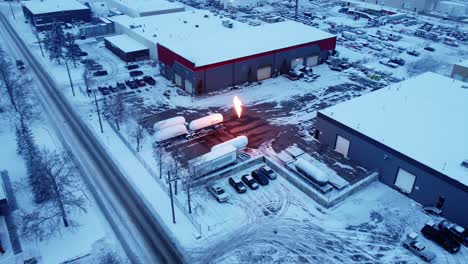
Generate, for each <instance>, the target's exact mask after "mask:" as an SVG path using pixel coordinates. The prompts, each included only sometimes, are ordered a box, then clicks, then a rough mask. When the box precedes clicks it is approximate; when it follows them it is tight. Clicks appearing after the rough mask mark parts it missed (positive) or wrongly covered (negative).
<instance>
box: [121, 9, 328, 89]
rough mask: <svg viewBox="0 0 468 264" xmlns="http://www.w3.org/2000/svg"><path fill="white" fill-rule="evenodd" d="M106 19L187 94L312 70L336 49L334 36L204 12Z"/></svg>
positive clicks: (297, 26)
mask: <svg viewBox="0 0 468 264" xmlns="http://www.w3.org/2000/svg"><path fill="white" fill-rule="evenodd" d="M112 20H113V21H114V23H115V26H116V31H117V32H119V31H120V32H121V33H126V34H128V35H129V36H131V37H132V38H134V39H136V40H138V41H140V42H141V43H143V44H144V45H145V46H147V47H149V48H150V54H151V57H152V58H153V59H158V60H159V63H160V71H161V74H162V75H163V76H165V77H166V78H167V79H169V80H171V81H173V82H174V84H175V85H177V86H179V87H181V88H182V89H184V90H186V91H187V92H188V93H190V94H192V95H198V94H205V93H210V92H213V91H217V90H221V89H224V88H227V87H231V86H235V85H240V84H243V83H247V82H254V81H261V80H265V79H268V78H271V77H275V76H277V75H278V74H283V73H286V72H288V71H289V70H291V69H292V68H294V67H296V66H297V65H304V66H315V65H317V64H320V63H321V62H322V61H324V60H326V59H327V57H328V55H329V52H330V51H331V50H334V49H335V45H336V37H335V36H334V35H331V34H329V33H327V32H324V31H321V30H319V29H316V28H312V27H309V26H306V25H303V24H300V23H297V22H293V21H285V22H279V23H274V24H264V25H260V26H256V27H254V26H250V25H247V24H244V23H240V22H236V21H232V20H229V19H224V18H221V17H219V16H217V15H215V14H212V13H211V12H209V11H204V10H191V11H186V12H179V13H174V14H165V15H158V16H150V17H139V18H131V17H128V16H117V17H112Z"/></svg>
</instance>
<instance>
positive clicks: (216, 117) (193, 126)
mask: <svg viewBox="0 0 468 264" xmlns="http://www.w3.org/2000/svg"><path fill="white" fill-rule="evenodd" d="M221 123H223V115H222V114H211V115H209V116H205V117H202V118H199V119H195V120H193V121H192V122H190V124H189V129H190V131H197V130H201V129H204V128H209V127H213V126H217V125H220V124H221Z"/></svg>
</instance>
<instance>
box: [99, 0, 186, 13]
mask: <svg viewBox="0 0 468 264" xmlns="http://www.w3.org/2000/svg"><path fill="white" fill-rule="evenodd" d="M108 5H109V7H111V8H115V9H118V10H119V11H120V12H122V13H124V14H125V15H128V16H131V17H143V16H153V15H161V14H169V13H175V12H182V11H184V10H185V7H184V5H183V4H180V3H177V2H168V1H164V0H109V1H108Z"/></svg>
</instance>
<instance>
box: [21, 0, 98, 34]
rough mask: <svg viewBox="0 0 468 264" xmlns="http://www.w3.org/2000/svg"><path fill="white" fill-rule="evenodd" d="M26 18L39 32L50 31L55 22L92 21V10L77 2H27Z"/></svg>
mask: <svg viewBox="0 0 468 264" xmlns="http://www.w3.org/2000/svg"><path fill="white" fill-rule="evenodd" d="M22 8H23V13H24V17H25V18H26V19H28V20H29V22H30V23H31V24H32V25H34V26H35V27H36V29H38V30H46V29H49V28H50V27H51V26H52V24H53V23H54V22H58V23H71V22H76V21H84V22H90V21H91V9H90V8H89V7H87V6H85V5H83V4H82V3H80V2H78V1H76V0H67V1H63V0H44V1H38V0H33V1H27V2H26V1H25V2H23V4H22Z"/></svg>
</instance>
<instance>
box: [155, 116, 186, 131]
mask: <svg viewBox="0 0 468 264" xmlns="http://www.w3.org/2000/svg"><path fill="white" fill-rule="evenodd" d="M175 125H185V117H183V116H176V117H172V118H169V119H166V120H161V121H159V122H156V123H155V124H154V126H153V129H154V131H158V130H161V129H163V128H166V127H171V126H175Z"/></svg>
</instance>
